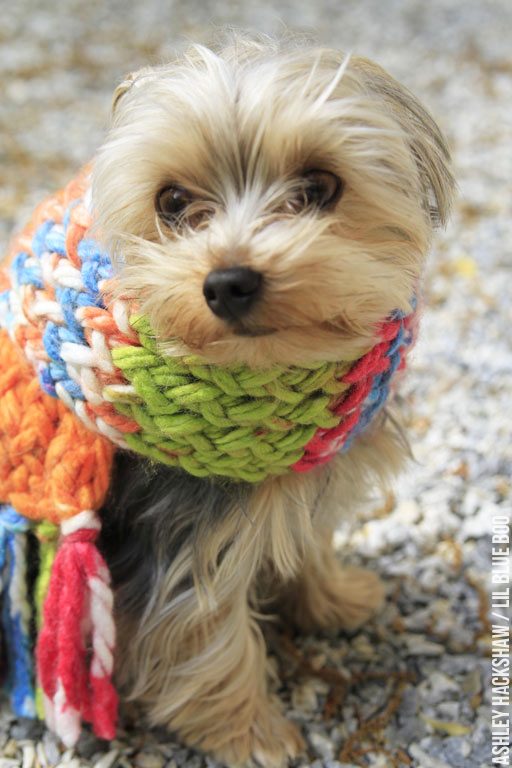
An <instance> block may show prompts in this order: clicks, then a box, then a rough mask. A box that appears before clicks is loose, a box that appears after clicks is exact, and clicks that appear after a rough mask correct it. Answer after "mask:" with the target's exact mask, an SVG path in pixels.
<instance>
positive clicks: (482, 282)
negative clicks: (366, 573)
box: [0, 0, 512, 768]
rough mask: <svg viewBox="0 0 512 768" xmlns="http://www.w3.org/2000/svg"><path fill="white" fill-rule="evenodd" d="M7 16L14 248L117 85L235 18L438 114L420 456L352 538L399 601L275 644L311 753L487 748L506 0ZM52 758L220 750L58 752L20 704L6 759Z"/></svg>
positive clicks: (27, 5)
mask: <svg viewBox="0 0 512 768" xmlns="http://www.w3.org/2000/svg"><path fill="white" fill-rule="evenodd" d="M0 22H1V23H0V90H1V99H0V245H1V247H2V249H3V247H4V245H5V243H6V241H7V237H8V234H9V232H10V231H11V229H12V228H13V227H15V226H19V225H21V224H22V223H23V222H24V220H25V219H26V218H28V216H29V215H30V211H31V209H32V208H33V206H34V205H35V204H37V203H38V202H39V201H40V200H41V197H42V196H43V195H44V194H46V193H47V192H50V191H52V190H54V189H55V188H57V187H59V186H61V185H63V184H64V183H65V182H66V181H67V180H68V179H69V178H70V177H71V176H72V174H73V173H74V172H75V171H76V170H77V169H78V168H79V167H80V166H81V164H83V163H84V162H86V161H88V160H90V159H91V157H92V156H93V155H94V152H95V150H96V148H97V147H98V145H99V144H100V142H101V141H102V138H103V137H104V135H105V131H106V129H107V126H108V121H109V111H110V101H111V96H112V92H113V90H114V87H115V85H116V83H117V82H119V81H120V80H121V78H122V77H123V76H124V75H125V74H126V73H127V72H130V71H132V70H134V69H136V68H138V67H139V66H141V65H145V64H148V63H159V62H163V61H165V60H166V59H167V58H168V57H169V56H170V55H172V53H173V52H174V51H175V50H176V48H178V49H181V48H183V47H184V46H185V45H186V44H187V42H189V41H194V42H197V41H199V42H207V41H208V40H209V39H210V38H211V36H212V34H214V32H215V28H216V27H218V26H222V25H225V24H229V25H235V26H240V27H244V28H250V29H256V30H260V31H263V32H266V33H276V32H277V33H279V31H280V30H282V29H283V27H285V26H286V27H290V28H291V29H294V30H298V31H301V32H307V33H311V34H312V35H314V36H316V37H317V38H318V39H319V40H320V41H322V42H323V43H325V44H327V45H331V46H334V47H337V48H341V49H344V50H345V51H354V52H356V53H359V54H362V55H365V56H368V57H370V58H373V59H375V60H376V61H378V62H379V63H380V64H381V65H383V66H384V67H385V68H386V69H388V70H389V71H390V72H391V73H392V74H393V75H394V76H395V77H396V78H398V79H399V80H401V81H402V82H403V83H404V84H406V85H407V86H409V88H410V89H411V90H412V91H414V92H415V93H416V94H417V96H418V97H419V98H420V100H422V101H423V102H424V103H425V104H426V106H427V107H428V108H429V109H430V111H431V112H432V113H433V114H434V116H435V117H436V119H437V120H438V122H439V124H440V126H441V127H442V129H443V130H444V132H445V133H446V135H447V136H448V139H449V142H450V144H451V147H452V151H453V158H454V168H455V175H456V177H457V180H458V184H459V196H458V199H457V203H456V207H455V211H454V215H453V218H452V221H451V223H450V225H449V227H448V228H447V230H446V231H445V232H442V233H440V234H439V237H438V239H437V241H436V244H435V247H434V251H433V255H432V258H431V260H430V263H429V268H428V273H427V310H426V312H425V317H424V322H423V331H422V338H421V341H420V343H419V344H418V346H417V348H416V350H415V352H414V356H413V361H412V370H411V373H410V375H409V379H408V383H407V386H406V390H405V398H406V403H407V405H408V407H409V411H410V414H411V415H410V419H409V421H410V425H409V427H410V435H411V441H412V444H413V448H414V453H415V456H416V463H415V464H414V465H413V466H412V467H411V470H410V472H409V473H408V475H407V476H406V477H405V478H404V479H403V480H402V481H401V482H400V483H399V484H398V485H397V489H396V493H395V495H394V496H389V497H388V498H387V499H386V500H384V501H383V502H378V503H376V505H375V508H373V509H372V510H369V514H368V515H366V516H365V515H363V517H362V518H361V520H360V525H359V527H358V528H357V530H356V531H355V532H354V533H353V534H352V537H351V540H350V555H349V557H350V559H351V560H352V561H353V562H355V563H363V564H366V565H368V566H369V567H371V568H373V569H374V570H376V571H378V572H379V573H380V574H381V575H382V576H383V577H384V578H385V579H386V582H387V584H388V598H389V599H388V604H387V607H386V609H385V611H384V613H383V614H382V616H381V617H380V618H379V619H378V621H376V622H373V623H372V624H370V625H369V626H368V627H366V628H364V629H363V630H362V631H361V632H358V633H357V634H356V635H355V636H346V635H340V636H338V637H335V638H325V637H320V636H318V637H311V638H304V639H302V640H300V639H295V640H294V644H293V645H292V646H291V647H290V645H289V644H288V645H287V644H286V643H282V644H281V647H280V648H278V651H276V663H277V664H278V666H279V668H280V671H281V675H282V678H283V683H282V686H281V690H280V695H281V697H282V699H283V701H284V702H285V706H286V709H287V711H288V713H289V715H290V716H291V717H292V718H294V719H295V720H296V721H297V722H299V723H300V724H301V726H302V727H303V729H304V732H305V734H306V736H307V740H308V754H307V755H306V756H305V757H304V758H301V760H299V761H297V763H296V765H297V766H299V765H300V766H306V765H312V766H315V768H322V767H323V768H339V767H340V766H376V768H397V767H398V768H401V767H402V766H417V768H446V766H455V768H486V767H487V766H490V735H489V713H490V708H489V660H488V654H489V642H490V641H489V634H490V624H489V618H488V588H489V568H490V538H489V531H490V525H491V519H492V515H493V514H508V515H510V509H511V506H510V505H511V501H510V499H511V480H510V478H511V476H512V472H511V470H512V449H511V441H510V435H511V433H512V351H511V343H510V339H511V335H512V334H511V330H510V329H511V327H512V309H511V307H512V302H511V300H510V295H511V289H512V277H511V254H512V217H511V212H512V211H511V203H512V120H511V104H512V58H511V53H510V51H511V46H510V35H511V30H512V4H511V3H510V0H467V1H466V2H464V3H457V2H453V0H430V1H429V2H425V1H424V0H408V1H407V2H405V1H403V2H400V1H399V0H345V2H343V1H339V2H335V0H315V2H311V0H293V2H292V1H289V2H282V3H271V2H260V3H257V4H256V3H254V2H251V1H250V0H246V1H241V0H217V2H214V1H213V0H174V1H172V0H140V2H135V0H112V1H111V2H105V1H104V0H87V2H84V0H60V1H59V2H57V1H56V0H41V1H39V2H38V0H16V2H11V3H7V2H2V3H1V14H0ZM278 645H279V644H278ZM227 727H229V724H227ZM54 764H61V765H68V766H69V765H72V766H73V768H77V767H78V766H81V765H84V766H96V768H115V767H116V766H120V768H126V767H127V766H128V768H129V766H138V767H139V768H164V766H168V768H176V766H182V765H186V766H193V767H195V768H200V766H206V765H208V766H210V768H211V766H214V765H215V763H214V762H213V761H211V760H210V761H205V759H204V758H203V757H201V756H200V755H198V754H195V753H194V752H193V751H190V750H186V749H183V748H182V747H181V746H180V745H179V744H177V743H174V742H172V741H171V740H170V739H169V737H168V736H166V735H165V734H152V735H149V734H147V733H146V731H145V730H144V729H142V730H137V729H135V730H133V729H131V730H130V729H128V730H127V731H124V732H121V734H120V739H119V740H118V741H116V742H114V743H112V744H110V745H106V744H99V743H97V742H96V741H95V740H94V739H92V738H91V737H90V736H87V735H86V736H84V739H83V740H82V742H81V743H80V746H79V749H78V751H77V752H76V753H70V752H68V753H65V754H62V751H61V748H60V746H59V745H58V744H57V743H56V742H55V740H54V739H53V737H52V736H51V735H49V734H48V733H44V732H42V731H41V730H40V729H39V730H38V729H37V728H35V729H34V727H33V726H31V725H30V724H27V723H19V722H16V721H15V720H13V718H12V717H11V716H10V714H9V710H8V708H7V707H3V708H2V709H1V710H0V765H1V766H2V768H15V766H18V765H19V766H21V765H23V768H32V766H38V765H40V766H42V767H43V768H45V766H46V765H54Z"/></svg>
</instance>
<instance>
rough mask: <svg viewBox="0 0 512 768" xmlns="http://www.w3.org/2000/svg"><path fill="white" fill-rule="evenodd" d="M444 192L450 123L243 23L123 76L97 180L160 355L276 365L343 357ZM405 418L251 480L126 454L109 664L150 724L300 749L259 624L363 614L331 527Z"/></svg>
mask: <svg viewBox="0 0 512 768" xmlns="http://www.w3.org/2000/svg"><path fill="white" fill-rule="evenodd" d="M452 190H453V179H452V175H451V173H450V170H449V153H448V149H447V146H446V143H445V141H444V139H443V136H442V135H441V133H440V130H439V128H438V127H437V126H436V124H435V122H434V121H433V119H432V118H431V117H430V116H429V114H428V113H427V112H426V111H425V109H424V108H423V107H422V106H421V105H420V104H419V103H418V101H417V100H416V99H415V98H414V97H413V96H412V95H411V94H410V93H409V92H408V91H407V90H406V89H405V88H403V87H402V86H401V85H399V84H398V83H397V82H396V81H395V80H393V79H392V78H391V77H390V76H389V75H388V74H387V73H386V72H385V71H384V70H382V69H381V68H380V67H378V66H377V65H375V64H373V63H371V62H370V61H368V60H366V59H363V58H358V57H348V56H345V55H343V54H341V53H339V52H336V51H333V50H327V49H323V48H317V47H315V46H313V45H305V44H304V42H303V41H302V40H298V41H294V40H290V39H287V40H283V41H271V40H262V39H256V38H254V37H250V36H243V35H237V36H234V37H233V38H231V39H229V40H227V41H226V42H225V44H223V45H222V46H221V47H220V48H219V49H218V50H216V51H213V50H209V49H207V48H204V47H201V46H193V47H192V48H191V49H190V50H189V51H188V52H187V53H186V54H185V56H184V57H183V58H179V59H177V60H176V61H174V62H173V63H171V64H169V65H166V66H161V67H155V68H145V69H142V70H141V71H139V72H137V73H135V74H133V75H131V76H130V77H129V78H128V79H127V80H126V81H125V82H124V83H122V84H121V85H120V86H119V87H118V89H117V91H116V93H115V97H114V105H113V125H112V128H111V131H110V134H109V136H108V138H107V141H106V143H105V145H104V146H103V147H102V149H101V150H100V152H99V154H98V157H97V158H96V161H95V164H94V170H93V193H92V194H93V205H94V209H95V211H96V215H97V222H98V237H99V238H100V239H101V240H102V242H103V243H104V244H105V245H106V246H107V247H108V248H109V249H110V252H111V253H112V254H113V255H114V260H115V263H116V269H117V278H118V285H119V290H120V292H122V293H123V294H125V295H129V296H132V297H135V298H136V299H137V301H138V302H139V304H140V306H141V309H142V310H143V311H144V312H145V313H146V314H147V315H148V316H149V318H150V320H151V323H152V326H153V328H154V329H155V330H156V333H157V337H158V341H159V342H160V344H161V345H162V346H163V347H164V348H165V350H166V351H167V353H168V354H171V355H173V354H179V355H182V354H184V353H190V352H192V353H194V354H199V355H201V356H202V357H204V358H205V359H206V360H208V361H211V362H212V363H218V364H223V365H224V364H228V363H244V364H247V365H249V366H251V367H265V366H269V365H272V364H285V365H294V364H304V363H308V362H310V361H314V360H325V361H330V360H350V359H354V357H357V355H358V354H360V353H361V350H362V349H364V348H365V346H366V347H367V346H368V341H369V340H370V339H372V337H373V334H374V329H375V324H376V323H377V322H379V321H381V320H382V318H385V317H386V316H388V315H389V313H391V312H392V311H393V310H396V309H397V308H398V309H400V310H402V311H407V310H408V309H409V310H410V301H411V297H412V296H413V295H414V294H415V292H416V291H417V288H418V283H419V280H420V277H421V273H422V270H423V266H424V261H425V257H426V254H427V252H428V250H429V244H430V240H431V235H432V231H433V229H434V228H435V226H437V225H438V224H440V223H444V222H445V220H446V217H447V215H448V211H449V207H450V201H451V196H452ZM392 422H393V420H391V419H387V418H386V417H385V415H381V416H380V417H379V418H378V419H377V420H376V422H375V423H373V424H372V426H371V429H369V430H367V431H366V432H365V433H364V434H363V435H361V436H360V437H359V438H358V439H357V440H356V441H355V442H354V444H353V445H352V446H351V448H350V450H348V452H346V453H344V454H343V455H341V454H340V455H338V456H337V457H336V458H335V459H333V460H332V461H331V462H330V463H329V464H327V465H326V466H325V467H323V468H320V469H317V470H314V471H312V472H310V473H308V474H302V475H299V474H295V475H293V474H292V475H286V476H283V477H278V478H275V479H270V480H266V481H264V482H262V483H261V484H259V485H256V486H252V485H249V484H243V483H231V484H230V483H226V482H218V481H215V480H212V479H203V480H202V479H198V478H195V477H192V476H189V475H187V474H186V473H184V472H182V471H181V470H177V469H171V468H168V467H164V466H161V467H154V466H153V467H152V468H150V467H149V465H148V464H147V462H144V461H143V460H142V459H140V458H134V457H133V456H130V455H128V454H123V453H120V454H119V455H118V457H117V464H116V473H115V478H114V481H113V483H112V488H111V492H110V496H109V500H108V504H107V506H106V509H105V510H104V512H105V514H104V532H103V534H102V536H103V538H102V547H103V551H104V552H105V554H106V557H107V560H108V563H109V565H110V567H111V570H112V574H113V581H114V587H115V605H116V612H117V622H118V626H119V637H120V643H121V649H120V650H121V660H120V662H119V666H118V670H117V677H118V680H119V681H120V684H121V685H122V688H123V690H124V692H125V694H126V696H127V697H129V698H131V699H133V700H137V701H138V702H140V703H141V704H142V705H143V707H144V710H145V712H146V714H147V717H148V720H149V722H150V723H151V724H153V725H156V724H159V725H165V726H168V727H169V729H171V730H173V731H176V732H177V733H178V734H179V735H180V737H181V738H183V739H184V741H185V742H186V743H188V744H190V745H194V746H197V747H200V748H201V749H203V750H206V751H209V752H211V753H213V755H215V757H216V758H218V759H220V760H221V761H223V762H225V763H227V764H230V765H240V764H245V763H248V762H250V761H251V760H252V761H256V762H258V763H259V764H261V765H264V766H277V765H281V764H283V763H285V762H286V760H287V759H288V758H292V757H294V756H295V755H296V754H297V753H299V752H300V751H301V749H302V747H303V740H302V737H301V735H300V733H299V731H298V729H297V728H296V726H295V725H294V724H292V723H291V722H289V721H288V720H286V719H285V718H284V717H283V715H282V714H281V713H280V711H279V708H278V705H277V704H276V702H275V701H274V700H273V699H272V698H271V696H270V694H269V690H268V678H269V675H270V669H269V665H268V663H267V659H266V653H265V642H264V635H263V631H262V627H261V625H260V622H261V619H262V618H264V614H265V613H267V614H269V615H271V614H272V613H273V612H274V613H275V612H276V611H279V613H280V614H281V615H285V616H286V617H287V619H288V620H289V621H290V622H292V623H293V624H294V625H295V626H296V627H298V628H301V629H303V630H306V631H310V630H315V629H321V630H322V629H326V628H332V627H341V628H347V629H354V628H355V627H358V626H359V625H360V624H362V623H363V622H364V621H365V620H366V619H368V618H369V617H370V616H371V615H372V614H373V613H374V612H375V611H376V610H377V609H378V607H379V606H380V604H381V602H382V599H383V589H382V586H381V584H380V582H379V580H378V578H377V577H376V576H375V575H374V574H372V573H370V572H367V571H364V570H360V569H354V568H352V569H343V568H342V567H341V566H340V564H339V563H338V561H337V558H336V555H335V552H334V550H333V545H332V537H333V531H334V530H335V529H336V527H337V525H338V524H339V521H340V519H341V518H343V517H344V516H345V515H346V514H347V511H348V510H350V509H351V508H353V507H354V506H355V505H356V504H358V503H360V502H361V501H362V500H364V498H365V497H366V496H367V494H368V492H369V491H370V490H371V489H373V487H374V485H375V483H376V482H385V481H386V479H387V478H388V477H389V476H390V475H392V474H393V473H395V472H396V471H398V470H399V468H400V467H401V466H402V464H403V461H404V457H405V455H406V450H405V449H404V444H403V440H402V439H401V435H400V433H399V432H398V431H397V429H396V428H395V427H394V426H393V423H392Z"/></svg>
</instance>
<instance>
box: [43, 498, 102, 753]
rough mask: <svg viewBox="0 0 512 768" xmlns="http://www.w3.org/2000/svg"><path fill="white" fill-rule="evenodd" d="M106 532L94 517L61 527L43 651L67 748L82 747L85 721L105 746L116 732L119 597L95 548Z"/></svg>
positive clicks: (52, 715)
mask: <svg viewBox="0 0 512 768" xmlns="http://www.w3.org/2000/svg"><path fill="white" fill-rule="evenodd" d="M99 528H100V523H99V520H98V519H97V517H96V516H95V515H94V513H92V512H89V511H86V512H81V513H80V514H79V515H76V516H75V517H73V518H71V519H70V520H67V521H65V522H64V523H63V524H62V533H63V534H64V537H63V539H62V541H61V544H60V547H59V550H58V552H57V555H56V557H55V561H54V563H53V568H52V574H51V579H50V585H49V588H48V594H47V597H46V600H45V604H44V609H43V627H42V629H41V632H40V635H39V639H38V646H37V666H38V674H39V680H40V683H41V687H42V689H43V693H44V699H45V709H46V716H47V721H48V725H49V727H50V728H52V730H54V731H55V732H56V733H57V735H58V736H59V737H60V738H61V739H62V741H63V742H64V744H65V745H66V746H68V747H70V746H73V745H74V744H75V743H76V741H77V740H78V737H79V735H80V730H81V721H82V720H85V721H87V722H89V723H91V724H92V726H93V730H94V733H95V734H96V735H97V736H98V737H100V738H102V739H113V738H114V736H115V732H116V721H117V694H116V691H115V689H114V687H113V684H112V671H113V650H114V644H115V630H114V621H113V616H112V604H113V598H112V591H111V589H110V576H109V573H108V569H107V567H106V564H105V561H104V560H103V558H102V556H101V555H100V553H99V552H98V550H97V548H96V545H95V541H96V539H97V537H98V532H99Z"/></svg>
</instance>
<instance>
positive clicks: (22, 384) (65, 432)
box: [0, 169, 416, 746]
mask: <svg viewBox="0 0 512 768" xmlns="http://www.w3.org/2000/svg"><path fill="white" fill-rule="evenodd" d="M89 182H90V180H89V174H88V170H87V169H85V170H84V171H83V172H82V173H81V174H80V175H79V176H78V177H77V178H76V179H74V180H73V181H72V182H71V183H70V184H69V185H68V186H67V187H66V188H65V189H64V190H62V191H61V192H59V193H58V194H56V195H54V196H52V197H50V198H49V199H48V200H46V201H45V202H44V203H43V204H42V205H41V206H40V207H39V208H38V209H37V210H36V211H35V213H34V215H33V218H32V221H31V223H30V224H29V226H28V227H26V228H25V229H24V230H23V231H22V232H21V234H20V235H18V237H17V238H15V240H14V241H13V245H12V251H11V253H10V255H9V256H8V260H7V262H6V263H7V265H8V266H7V267H6V268H5V269H4V270H3V272H0V329H1V330H0V354H1V358H0V359H1V363H0V502H1V504H0V594H1V596H2V617H1V619H2V627H3V644H4V647H5V650H6V656H7V681H6V682H7V686H8V689H9V691H10V695H11V701H12V707H13V709H14V712H15V713H16V714H18V715H22V716H35V715H36V713H37V714H38V715H39V716H43V711H44V715H45V716H46V720H47V723H48V725H49V726H50V727H51V728H52V729H53V730H55V731H56V732H57V734H58V735H59V736H60V737H61V738H62V740H63V741H64V743H65V744H66V745H68V746H71V745H73V744H74V743H75V742H76V740H77V739H78V736H79V734H80V728H81V722H82V721H87V722H89V723H91V724H92V726H93V729H94V731H95V733H96V734H97V735H98V736H100V737H102V738H106V739H110V738H113V737H114V735H115V729H116V710H117V695H116V692H115V690H114V687H113V684H112V679H111V678H112V671H113V651H114V644H115V631H114V623H113V619H112V602H113V601H112V592H111V589H110V580H109V574H108V569H107V567H106V564H105V562H104V560H103V558H102V557H101V555H100V553H99V552H98V549H97V547H96V545H95V542H96V540H97V537H98V533H99V530H100V521H99V517H98V514H97V512H98V510H99V509H100V508H101V506H102V504H103V501H104V499H105V496H106V493H107V490H108V487H109V482H110V475H111V469H112V460H113V455H114V452H115V450H117V449H119V448H121V449H128V450H132V451H135V452H137V453H139V454H142V455H144V456H146V457H148V458H149V459H150V460H153V461H158V462H163V463H164V464H167V465H170V466H177V467H181V468H182V469H183V470H185V471H187V472H189V473H191V474H192V475H195V476H197V477H216V478H219V479H222V478H224V479H226V480H229V481H231V482H233V481H245V482H248V483H254V482H261V481H262V480H264V479H265V478H267V477H270V476H273V475H274V476H275V475H281V474H284V473H287V472H296V473H301V472H307V471H309V470H311V469H313V468H315V467H318V466H320V465H322V464H324V463H326V462H327V461H329V460H330V459H331V458H332V457H333V456H334V455H335V454H336V453H338V452H340V451H346V450H348V448H349V446H350V444H351V443H352V441H353V440H354V439H355V438H356V437H357V435H358V434H360V433H361V432H362V431H363V430H364V429H365V428H366V427H367V425H368V424H369V423H370V422H371V420H372V419H373V417H374V416H375V414H376V413H377V412H378V411H380V409H381V408H382V407H383V405H384V403H385V402H386V400H387V398H388V395H389V392H390V385H391V381H392V379H393V377H394V373H395V371H397V369H399V368H403V367H404V365H405V357H406V353H407V351H408V349H409V348H410V346H411V343H412V341H413V337H414V329H415V325H416V323H415V314H416V313H415V312H414V311H413V312H411V314H409V315H404V314H403V313H401V312H398V311H396V312H394V313H392V315H391V316H389V317H388V318H386V319H385V320H383V322H382V323H381V324H380V325H379V326H378V328H376V333H375V341H374V343H373V345H372V346H371V348H369V349H368V351H367V352H366V354H364V355H362V356H361V357H359V358H358V359H353V360H344V361H341V362H334V363H333V362H330V363H325V362H323V363H322V362H318V363H314V364H310V365H305V366H289V367H284V366H273V367H271V368H268V369H263V370H253V369H250V368H248V367H246V366H243V365H230V366H226V367H220V366H215V365H211V364H209V363H207V362H205V361H204V360H203V359H201V358H200V357H197V356H187V357H181V358H176V357H169V356H165V355H163V354H162V353H161V352H160V351H159V349H158V346H157V343H156V341H155V337H154V334H153V333H152V331H151V327H150V325H149V323H148V321H147V319H146V318H145V317H143V316H137V315H136V314H134V313H133V312H132V311H131V308H130V304H129V303H128V302H126V301H123V300H122V299H118V300H109V301H108V303H107V300H106V298H105V297H106V296H108V295H109V285H110V282H109V281H110V280H111V279H112V265H111V262H110V259H109V256H108V254H107V253H105V252H104V251H102V250H101V248H100V247H99V245H98V243H97V242H96V241H95V240H94V239H93V238H92V237H91V236H90V235H89V229H90V227H91V224H92V220H91V213H90V205H89V204H88V197H89ZM29 553H30V556H31V563H30V571H31V572H32V571H34V569H36V565H35V564H36V563H37V569H36V570H37V576H36V580H35V585H34V584H33V579H30V578H28V575H29V574H28V573H27V570H28V569H27V558H28V555H29ZM32 561H34V562H32ZM34 625H35V626H36V627H37V632H36V635H37V638H36V643H35V649H36V650H35V656H36V664H35V666H36V668H37V669H36V672H34V669H33V661H32V659H33V640H34V638H33V635H34V632H33V627H34ZM35 680H37V683H35V682H34V681H35Z"/></svg>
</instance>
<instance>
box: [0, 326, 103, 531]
mask: <svg viewBox="0 0 512 768" xmlns="http://www.w3.org/2000/svg"><path fill="white" fill-rule="evenodd" d="M0 349H1V350H2V366H1V369H0V501H2V502H8V503H10V504H12V506H13V507H14V508H15V509H16V511H17V512H19V513H20V514H21V515H24V516H25V517H29V518H31V519H32V520H47V521H49V522H53V523H59V522H61V521H62V520H64V519H66V518H68V517H72V516H73V515H76V514H77V513H78V512H81V511H82V510H85V509H94V510H97V509H99V508H100V507H101V505H102V503H103V500H104V498H105V495H106V493H107V490H108V486H109V482H110V477H111V467H112V458H113V453H114V446H113V445H112V443H111V442H110V441H109V440H107V439H106V438H104V437H101V436H99V435H97V434H95V433H93V432H90V431H89V430H88V429H86V427H85V426H83V425H82V423H81V422H80V421H79V420H78V418H77V417H76V416H75V415H74V414H73V413H72V412H71V411H69V410H68V408H67V407H66V406H65V405H64V404H63V403H61V402H60V401H59V400H57V399H54V398H52V397H50V396H49V395H47V394H45V393H44V392H43V391H42V389H41V387H40V385H39V381H38V379H37V377H36V376H35V375H34V373H33V371H32V368H30V367H29V366H28V364H27V363H26V361H25V360H24V359H23V358H22V356H21V354H20V352H19V351H18V350H17V349H16V347H15V346H14V344H13V343H12V342H11V340H10V338H9V336H8V335H7V333H6V332H5V331H0Z"/></svg>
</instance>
